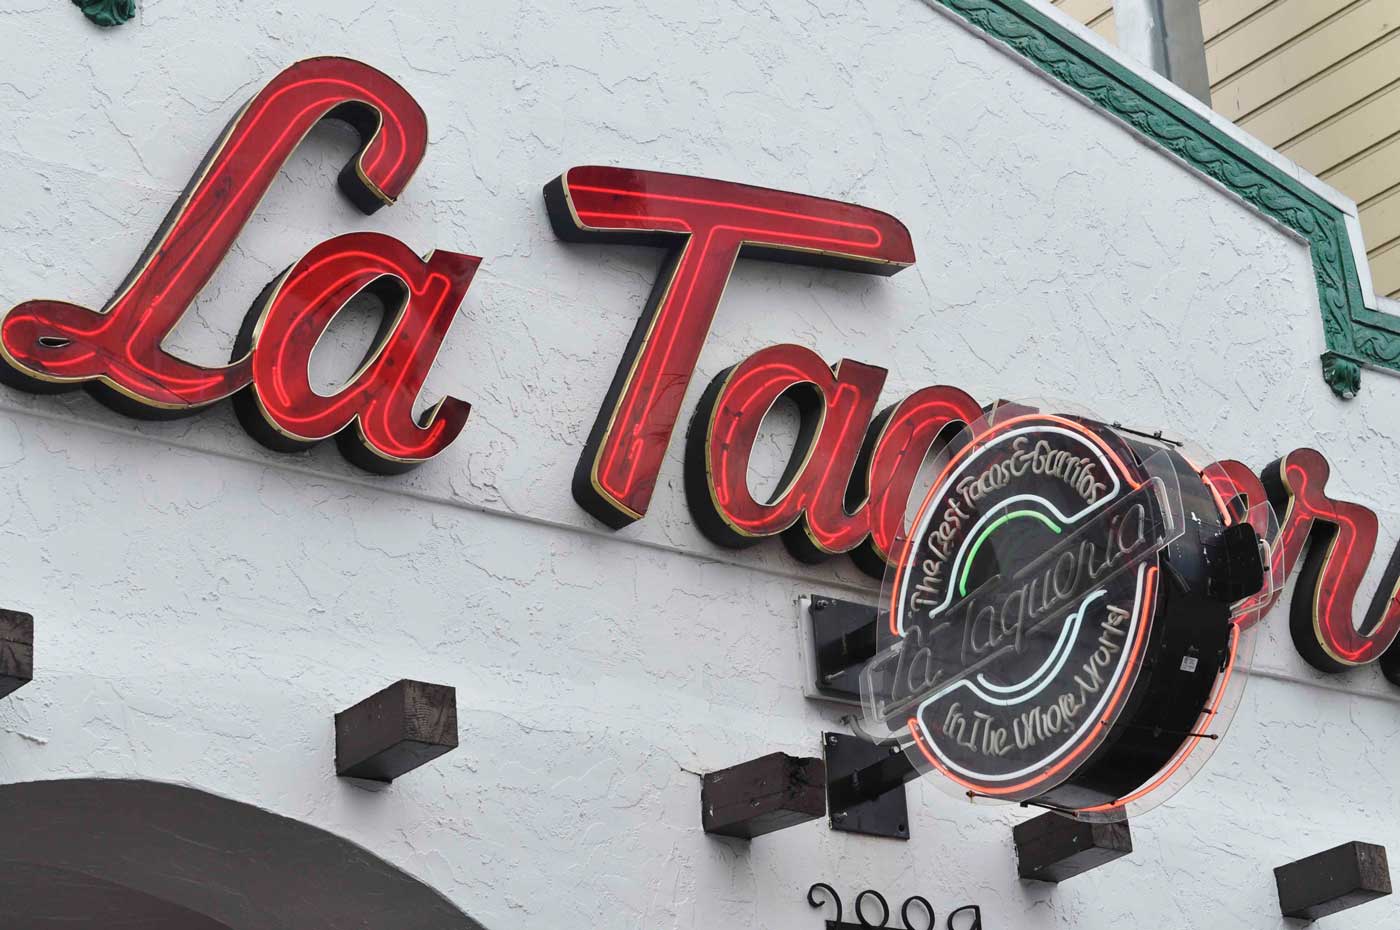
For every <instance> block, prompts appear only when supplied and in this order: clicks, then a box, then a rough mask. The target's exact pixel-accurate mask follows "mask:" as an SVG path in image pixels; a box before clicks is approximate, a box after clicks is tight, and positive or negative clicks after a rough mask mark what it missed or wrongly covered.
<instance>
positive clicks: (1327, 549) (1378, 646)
mask: <svg viewBox="0 0 1400 930" xmlns="http://www.w3.org/2000/svg"><path fill="white" fill-rule="evenodd" d="M1330 472H1331V469H1330V467H1329V466H1328V464H1327V460H1326V459H1325V458H1323V456H1322V453H1320V452H1317V451H1315V450H1313V449H1298V450H1296V451H1293V452H1290V453H1288V454H1287V455H1286V456H1284V457H1283V458H1281V459H1279V460H1278V461H1276V462H1274V463H1273V464H1271V465H1270V466H1269V467H1268V468H1266V469H1265V470H1264V474H1263V484H1264V488H1265V489H1266V491H1267V492H1268V495H1269V500H1270V501H1271V502H1272V503H1273V505H1274V509H1275V510H1276V511H1278V512H1279V513H1280V514H1281V516H1280V519H1279V523H1280V529H1279V540H1278V543H1277V544H1276V548H1277V549H1278V550H1279V552H1280V554H1281V562H1282V567H1283V571H1284V572H1285V574H1286V573H1290V572H1292V571H1293V569H1294V567H1295V566H1296V565H1297V563H1298V557H1299V555H1300V553H1302V551H1303V548H1304V544H1305V543H1308V542H1310V543H1311V544H1310V545H1308V547H1307V550H1308V552H1307V557H1306V558H1305V559H1304V560H1303V568H1302V571H1301V572H1300V573H1299V576H1298V586H1297V588H1296V589H1295V590H1294V593H1293V605H1292V609H1291V611H1290V612H1289V628H1290V630H1291V631H1292V634H1293V644H1294V646H1295V647H1296V648H1297V650H1298V652H1299V654H1300V655H1302V657H1303V658H1304V659H1306V660H1307V661H1308V662H1309V663H1310V664H1312V665H1313V666H1314V667H1315V668H1319V669H1321V670H1322V671H1324V672H1340V671H1344V670H1346V669H1348V668H1351V667H1353V666H1357V665H1366V664H1367V663H1370V662H1374V661H1376V660H1377V659H1378V658H1380V657H1381V654H1382V653H1383V652H1385V651H1386V649H1387V648H1388V647H1389V646H1390V645H1391V644H1392V643H1394V642H1395V638H1396V634H1397V633H1400V602H1397V594H1400V548H1397V549H1396V551H1395V553H1394V554H1392V555H1391V557H1390V563H1389V564H1388V565H1387V566H1386V569H1385V574H1384V577H1383V578H1382V579H1381V584H1380V587H1379V588H1378V589H1377V591H1376V594H1375V596H1374V597H1373V598H1372V600H1371V607H1370V609H1369V610H1368V611H1367V612H1366V619H1365V621H1364V622H1363V623H1362V624H1361V627H1360V629H1358V628H1357V627H1356V626H1355V625H1354V624H1353V622H1352V605H1353V602H1354V601H1355V600H1356V593H1357V588H1358V587H1359V586H1360V584H1361V579H1362V576H1363V575H1364V574H1365V572H1366V566H1367V565H1368V564H1370V561H1371V555H1372V553H1373V552H1374V551H1375V548H1376V535H1377V529H1378V525H1377V521H1376V515H1375V514H1374V513H1373V512H1371V511H1370V510H1369V509H1367V508H1365V507H1362V506H1361V505H1360V504H1352V503H1347V502H1345V501H1336V500H1332V499H1331V498H1329V497H1328V496H1327V494H1326V489H1327V478H1328V475H1329V474H1330ZM1389 664H1391V663H1389V662H1387V663H1384V665H1387V666H1388V665H1389ZM1385 670H1386V674H1387V676H1388V677H1391V678H1392V680H1396V679H1395V678H1394V677H1393V675H1392V670H1391V669H1390V668H1388V667H1387V668H1386V669H1385Z"/></svg>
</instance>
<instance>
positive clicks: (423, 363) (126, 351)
mask: <svg viewBox="0 0 1400 930" xmlns="http://www.w3.org/2000/svg"><path fill="white" fill-rule="evenodd" d="M323 119H336V120H340V121H343V122H345V123H348V124H349V125H350V126H352V127H353V128H354V129H355V130H357V131H358V132H359V135H360V140H361V145H360V150H359V152H358V153H357V154H356V156H355V157H354V158H353V159H352V160H351V161H350V162H349V164H347V165H346V166H345V168H344V170H343V171H341V173H340V189H341V191H342V192H344V193H345V195H346V196H347V197H348V198H349V199H350V201H351V202H352V203H354V204H355V205H356V206H357V207H359V208H360V209H361V210H363V211H364V212H365V213H373V212H374V211H376V210H378V209H379V208H380V207H382V206H385V205H386V204H392V203H393V202H394V200H395V199H396V198H397V197H398V196H399V195H400V194H401V193H402V192H403V189H404V187H405V186H406V185H407V184H408V181H409V179H410V178H411V177H412V176H413V172H414V171H415V170H416V169H417V167H418V165H419V163H420V162H421V161H422V160H423V153H424V151H425V149H426V147H427V139H428V123H427V118H426V117H425V116H424V114H423V110H422V108H421V107H419V106H418V103H417V101H415V100H414V99H413V97H412V96H410V95H409V93H408V92H407V91H406V90H404V89H403V88H402V87H400V86H399V85H398V84H397V83H396V82H394V81H393V80H392V79H391V78H389V77H388V76H386V75H384V74H382V73H380V72H379V71H376V70H374V69H373V68H370V67H369V66H368V65H363V64H360V63H359V62H356V61H350V60H348V59H344V58H313V59H310V60H307V61H303V62H299V63H298V64H295V65H292V66H291V67H290V68H288V69H286V70H285V71H283V72H282V73H281V74H279V75H278V76H277V77H275V78H274V79H273V80H272V81H271V82H270V83H269V84H268V85H267V86H266V87H264V88H263V89H262V91H260V92H259V93H258V94H257V96H255V97H254V98H253V99H252V100H251V101H250V102H249V103H248V105H247V106H245V107H244V108H243V110H242V111H241V112H240V113H239V114H238V115H237V116H236V117H235V118H234V120H233V122H232V123H231V124H230V125H229V127H228V129H227V130H226V131H225V132H224V134H223V135H222V136H221V137H220V138H219V140H218V141H217V142H216V143H215V144H214V147H213V149H211V151H210V153H209V156H208V157H207V159H206V160H205V163H204V164H203V165H202V166H201V167H200V169H199V171H197V172H196V173H195V176H194V177H193V178H192V179H191V181H190V185H189V188H188V189H187V191H186V193H185V194H184V195H183V196H182V197H181V198H180V200H179V201H178V202H177V203H176V204H175V206H174V208H172V210H171V211H170V214H169V216H168V217H167V219H166V222H165V225H164V226H163V227H162V228H161V230H160V231H159V232H158V233H157V234H156V237H155V238H154V239H153V240H152V241H151V244H150V246H149V247H148V248H147V249H146V253H145V255H143V256H142V258H141V261H140V262H138V263H137V265H136V267H135V268H133V269H132V271H131V274H130V276H129V277H128V278H127V281H126V282H125V283H124V284H123V285H122V286H121V288H119V289H118V291H117V294H116V296H115V297H113V298H112V300H110V301H109V302H108V303H107V306H106V307H104V308H103V309H102V310H101V311H93V310H89V309H87V308H85V307H80V306H78V305H76V304H71V303H66V302H63V301H57V300H31V301H28V302H26V303H22V304H20V305H19V306H17V307H14V308H13V309H11V310H10V312H9V313H8V314H7V315H6V316H5V318H4V320H3V322H0V358H2V359H3V361H4V362H5V363H6V364H4V365H0V377H3V378H4V380H6V381H7V382H8V383H10V384H11V385H12V386H15V387H19V388H22V389H24V390H28V391H32V392H35V393H56V392H59V391H65V390H71V389H73V388H76V387H79V386H81V387H84V388H86V389H87V390H88V391H89V392H90V393H91V394H92V395H93V396H94V397H96V398H97V399H98V400H100V401H102V402H103V403H105V404H107V405H108V406H110V407H112V408H113V409H115V410H117V411H119V412H121V413H125V414H127V415H129V416H135V417H143V418H150V419H162V418H173V417H181V416H187V415H189V414H192V413H195V412H197V411H199V410H201V409H204V408H205V407H208V406H209V405H211V404H214V403H217V402H219V401H221V400H225V399H227V398H229V397H232V396H234V395H235V394H238V393H239V392H243V393H244V398H243V402H242V403H240V416H241V419H242V420H243V422H244V423H245V424H248V425H250V428H251V429H252V432H253V435H254V436H256V437H257V438H259V439H261V440H262V441H263V442H265V443H266V444H267V445H269V446H270V447H271V448H274V449H279V450H288V449H300V448H304V447H305V446H307V445H309V444H312V443H315V442H317V441H319V440H321V439H326V438H329V437H331V436H334V435H342V443H341V445H342V448H343V449H346V450H347V451H348V454H349V455H350V456H351V458H352V459H353V460H355V461H356V462H357V463H359V464H360V465H362V466H364V467H366V468H369V469H372V470H374V471H380V472H386V473H390V472H397V471H402V470H404V469H405V468H409V467H412V466H413V465H415V464H417V463H419V462H421V461H423V460H425V459H428V458H431V457H432V456H433V455H436V454H437V453H438V452H440V451H441V450H442V449H443V448H445V447H446V446H447V445H448V444H449V443H451V442H452V440H453V439H454V438H456V436H457V434H458V433H459V432H461V430H462V427H463V426H464V425H465V423H466V418H467V410H468V408H467V405H466V404H464V403H462V402H461V401H458V400H455V399H453V398H446V399H444V400H443V401H441V402H440V403H439V404H438V405H437V406H435V407H434V408H433V409H432V410H431V411H429V413H428V416H427V417H426V419H425V420H424V421H423V422H415V421H413V420H412V419H411V408H412V405H413V404H414V402H415V401H416V399H417V397H418V394H419V392H420V391H421V390H422V387H423V379H424V377H425V376H426V375H427V371H428V368H429V367H430V366H431V365H432V361H433V358H434V357H435V356H436V353H437V350H438V347H439V346H440V345H441V343H442V337H443V335H444V334H445V333H446V330H447V327H448V325H450V323H451V321H452V318H453V316H454V315H455V314H456V312H457V306H458V304H459V303H460V302H461V300H462V297H463V295H464V294H465V293H466V289H467V287H468V286H469V285H470V283H471V278H472V274H473V273H474V272H475V270H476V266H477V264H478V263H479V262H480V259H478V258H475V257H472V256H467V255H457V254H455V253H451V252H441V251H439V252H435V253H433V254H432V255H431V256H429V258H428V259H427V260H426V262H425V261H424V260H420V259H418V258H417V257H416V256H415V255H413V254H412V253H411V252H410V251H408V248H407V247H406V246H404V245H403V244H402V243H399V242H398V241H396V240H394V239H391V238H389V237H388V236H378V235H369V234H365V235H361V236H356V237H342V238H340V239H334V240H331V241H330V242H327V243H323V244H322V245H320V246H317V247H316V248H315V249H313V250H312V251H311V252H310V253H308V254H307V256H306V257H305V258H303V259H302V260H301V261H300V262H298V263H297V264H296V265H295V266H294V267H293V268H292V270H291V271H290V272H288V274H287V275H284V276H283V277H282V278H281V279H279V280H278V281H277V282H274V284H273V286H272V288H271V289H270V290H271V293H270V294H269V295H265V297H264V299H262V300H260V301H259V302H258V303H257V304H256V305H255V306H254V308H253V310H252V311H250V313H249V315H248V320H247V322H246V323H245V325H244V335H243V337H241V338H240V339H239V342H238V345H237V347H236V348H235V351H234V353H233V358H232V360H231V361H230V363H229V364H228V365H226V366H223V367H221V368H206V367H204V366H200V365H195V364H192V363H190V362H187V361H184V360H182V359H179V358H177V357H175V356H174V355H172V354H170V353H169V352H167V351H166V350H165V348H164V347H163V346H162V341H163V340H164V339H165V338H166V336H167V335H168V334H169V333H170V331H171V330H173V329H174V328H175V326H176V324H178V323H179V322H180V319H181V317H183V316H184V315H185V313H186V312H187V311H188V310H189V307H190V304H191V303H192V302H193V301H194V299H195V297H196V296H197V295H198V294H199V292H200V290H201V289H202V288H203V287H204V285H205V284H206V283H208V281H209V279H210V277H212V276H213V274H214V271H215V270H216V269H217V268H218V267H219V264H220V263H221V262H222V261H223V260H224V257H225V256H226V255H227V254H228V252H229V250H230V249H231V248H232V247H233V244H234V242H235V241H236V240H237V238H238V233H239V231H240V230H242V228H243V226H244V224H245V223H247V221H248V219H249V217H251V216H252V214H253V211H254V210H255V209H256V208H257V205H258V202H259V201H260V200H261V199H262V197H263V195H264V194H266V193H267V191H268V188H270V187H271V186H272V182H273V181H274V180H275V179H276V177H277V174H278V172H279V171H280V170H281V168H282V166H283V164H285V163H286V161H287V159H288V158H289V157H290V156H291V154H292V152H293V151H294V150H295V149H296V147H297V145H298V144H300V142H301V140H302V139H303V138H305V136H306V134H307V133H308V132H310V131H311V128H312V127H313V126H315V125H316V124H317V123H318V122H320V121H321V120H323ZM369 287H375V288H379V289H383V290H387V291H390V292H391V295H390V300H391V301H394V302H396V303H397V309H396V310H392V311H391V313H390V316H392V317H393V318H394V324H393V325H392V326H391V327H389V328H388V329H387V331H386V332H385V333H384V334H383V335H382V336H381V338H380V339H379V341H378V343H377V345H376V346H375V348H374V349H373V350H372V351H371V354H370V355H371V357H370V358H369V359H367V360H366V361H365V363H364V365H362V366H361V369H360V371H359V372H358V373H357V375H356V376H355V378H354V379H353V380H352V383H351V384H350V385H348V386H347V387H345V388H344V389H343V390H341V391H340V393H338V394H337V395H336V396H335V397H333V398H325V397H321V396H320V395H318V394H316V392H314V391H312V390H311V389H310V386H309V385H308V384H307V383H306V370H305V366H306V362H307V360H308V359H309V357H310V353H311V350H312V348H313V347H314V346H315V343H316V339H317V338H318V337H319V335H320V333H321V332H323V331H324V329H325V326H326V325H327V324H329V322H330V319H331V318H332V317H334V316H335V314H336V312H337V311H339V310H340V308H341V307H342V306H344V304H345V302H346V301H348V300H349V299H350V298H351V297H353V296H354V295H355V294H356V293H358V292H359V291H360V290H363V289H365V288H369ZM390 306H391V307H393V306H394V303H391V304H390ZM274 340H280V341H279V342H278V343H277V344H273V341H274ZM352 427H353V428H352ZM347 437H348V438H347Z"/></svg>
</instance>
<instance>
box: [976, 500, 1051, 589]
mask: <svg viewBox="0 0 1400 930" xmlns="http://www.w3.org/2000/svg"><path fill="white" fill-rule="evenodd" d="M1017 517H1035V518H1036V519H1037V520H1039V521H1040V522H1041V523H1044V524H1045V525H1046V526H1048V527H1050V529H1052V530H1053V531H1054V532H1055V535H1056V536H1058V535H1059V534H1060V533H1061V532H1062V530H1061V529H1060V528H1059V527H1058V526H1056V525H1055V521H1054V520H1051V519H1050V518H1049V517H1047V516H1046V515H1045V514H1043V513H1041V512H1040V511H1039V510H1013V511H1011V512H1010V513H1008V514H1006V515H1005V516H1000V517H997V518H996V519H995V520H993V521H992V522H991V523H989V524H987V527H986V528H985V529H983V530H982V532H981V533H978V534H977V541H976V542H974V543H973V544H972V548H971V549H969V550H968V551H967V559H965V560H964V561H963V570H962V577H961V578H959V579H958V594H959V595H960V596H962V597H966V596H967V576H968V575H971V574H972V563H973V562H975V561H976V560H977V550H978V549H981V548H982V544H983V543H984V542H986V541H987V537H988V536H990V535H992V532H993V531H994V530H995V529H996V528H997V527H999V526H1001V525H1002V524H1003V523H1006V522H1007V521H1008V520H1015V519H1016V518H1017Z"/></svg>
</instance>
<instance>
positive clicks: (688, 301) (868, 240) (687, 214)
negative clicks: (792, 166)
mask: <svg viewBox="0 0 1400 930" xmlns="http://www.w3.org/2000/svg"><path fill="white" fill-rule="evenodd" d="M544 193H545V204H546V205H547V207H548V209H549V216H550V220H551V222H552V224H553V226H554V231H555V233H556V235H558V236H559V237H560V238H561V239H565V240H568V241H574V242H590V241H599V242H613V243H621V244H630V245H650V246H659V247H662V248H666V249H669V250H670V252H671V256H670V259H669V260H668V261H667V263H666V265H665V268H664V270H663V271H662V273H661V275H660V276H659V277H658V278H657V281H656V286H655V288H654V289H653V291H652V296H651V300H650V302H649V303H648V305H647V308H646V310H645V311H644V312H643V313H642V315H641V316H640V318H639V319H638V321H637V328H636V331H635V332H634V333H633V336H632V341H631V343H630V344H629V345H628V347H627V350H626V352H625V353H624V354H623V357H622V362H621V364H620V365H619V366H618V369H617V375H616V377H615V378H614V379H613V383H612V387H611V388H610V390H609V392H608V396H607V399H606V400H605V401H604V403H603V407H602V409H601V411H600V412H599V415H598V420H597V422H596V423H595V424H594V427H593V431H592V433H591V434H590V436H589V440H588V444H587V446H586V447H585V448H584V452H583V455H582V457H581V458H580V460H579V465H578V468H577V470H576V471H575V473H574V497H575V498H576V499H577V500H578V502H579V504H580V505H582V506H583V508H584V509H585V510H587V511H588V512H589V513H591V514H593V515H594V516H595V517H597V518H598V519H600V520H602V521H603V522H604V523H606V524H608V525H609V526H612V527H614V528H619V527H623V526H626V525H627V524H629V523H631V522H632V521H634V520H638V519H641V517H642V515H643V514H645V513H646V510H647V504H648V502H649V501H650V500H651V493H652V489H653V488H654V487H655V486H656V476H657V473H658V472H659V471H660V468H661V461H662V458H663V456H664V455H665V452H666V447H667V446H668V445H669V443H670V441H671V434H672V432H673V431H674V429H675V425H676V418H677V417H678V416H679V415H680V408H681V402H682V400H683V398H684V397H685V391H686V387H687V386H688V385H689V384H690V378H691V375H692V373H693V372H694V370H695V363H696V360H697V359H698V358H699V355H700V347H701V346H702V345H703V344H704V341H705V337H706V335H708V333H709V330H710V323H711V321H712V320H713V319H714V315H715V308H716V306H717V305H718V304H719V299H720V295H721V294H722V293H723V292H724V286H725V284H726V283H727V282H728V281H729V275H730V272H731V271H732V269H733V266H734V261H735V259H736V258H737V257H739V256H740V255H744V256H748V257H752V258H764V259H768V260H770V261H783V262H792V263H798V264H811V265H827V266H832V267H837V268H843V269H846V270H848V271H860V272H865V273H868V274H884V275H890V274H894V273H895V272H897V271H899V270H900V269H901V268H905V267H907V266H909V265H911V264H913V262H914V247H913V244H912V242H911V241H910V239H909V231H908V230H907V229H905V228H904V224H902V223H900V222H899V221H898V220H896V219H895V218H894V217H892V216H889V215H888V214H885V213H881V212H879V211H878V210H871V209H868V208H866V207H860V206H856V205H854V204H847V203H838V202H837V201H833V200H823V199H821V198H818V197H807V196H803V195H801V194H789V193H784V192H782V191H775V190H768V189H765V188H760V187H750V186H748V185H744V184H731V183H728V182H724V181H712V180H707V179H704V178H693V177H686V176H683V175H674V174H662V173H660V172H655V171H633V170H629V169H622V168H600V167H579V168H570V169H569V170H568V171H567V172H565V173H564V174H563V175H561V176H560V177H559V178H556V179H555V180H554V181H551V182H550V183H549V184H548V185H547V186H546V187H545V191H544Z"/></svg>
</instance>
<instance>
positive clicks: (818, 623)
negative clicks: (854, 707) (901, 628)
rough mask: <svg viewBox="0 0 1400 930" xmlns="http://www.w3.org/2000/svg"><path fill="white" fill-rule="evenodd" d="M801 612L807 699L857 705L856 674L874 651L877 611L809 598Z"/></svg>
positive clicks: (827, 599) (858, 701) (813, 595)
mask: <svg viewBox="0 0 1400 930" xmlns="http://www.w3.org/2000/svg"><path fill="white" fill-rule="evenodd" d="M799 603H800V604H801V605H802V606H803V607H804V608H805V615H806V616H805V618H804V620H803V623H804V627H805V628H804V629H803V631H802V632H803V647H804V648H803V652H804V653H805V654H806V655H807V663H806V666H807V669H808V675H809V676H810V680H809V681H807V682H804V683H803V684H804V686H805V690H806V693H807V696H808V697H815V698H822V699H825V700H829V701H840V702H842V703H845V704H859V703H860V670H861V669H862V668H863V667H864V666H865V663H866V662H868V661H869V660H870V659H871V658H872V657H873V656H874V655H875V651H876V643H877V639H876V629H877V627H876V625H877V624H878V623H879V616H880V613H879V610H878V609H877V608H875V607H871V606H870V605H869V604H858V603H855V602H854V601H843V600H839V599H837V598H833V597H826V596H825V595H820V594H811V595H808V596H807V597H804V598H802V599H801V600H800V602H799Z"/></svg>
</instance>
